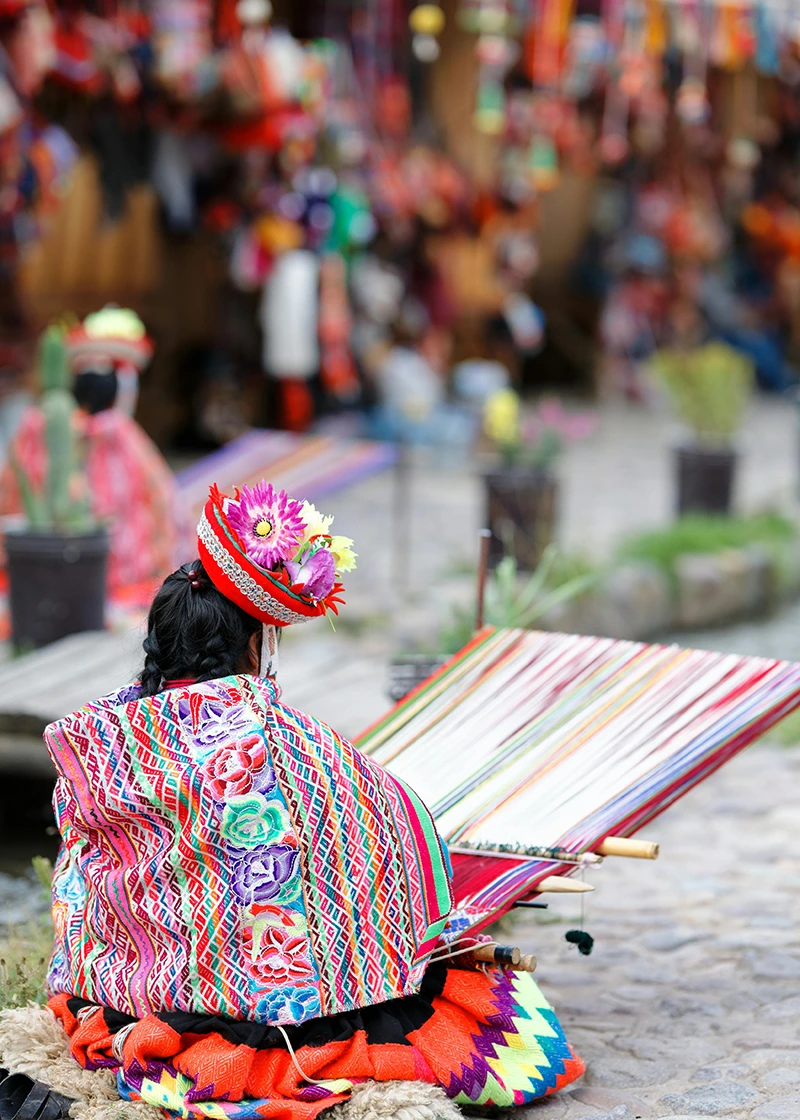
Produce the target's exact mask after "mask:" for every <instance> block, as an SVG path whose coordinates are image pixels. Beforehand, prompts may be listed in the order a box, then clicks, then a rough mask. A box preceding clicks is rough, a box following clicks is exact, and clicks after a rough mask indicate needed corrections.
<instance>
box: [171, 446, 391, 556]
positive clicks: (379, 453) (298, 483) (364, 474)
mask: <svg viewBox="0 0 800 1120" xmlns="http://www.w3.org/2000/svg"><path fill="white" fill-rule="evenodd" d="M396 458H397V449H396V447H395V445H394V444H392V443H377V442H374V441H370V440H357V439H342V438H339V437H334V436H316V435H312V436H301V435H296V434H295V433H293V432H274V431H269V430H267V429H262V430H257V431H253V432H248V433H247V434H246V435H243V436H240V437H239V439H235V440H233V441H232V442H231V443H229V444H227V445H226V446H225V447H222V448H220V450H219V451H214V452H212V453H211V454H210V455H206V456H205V457H204V458H203V459H200V460H199V461H198V462H196V463H193V464H192V466H190V467H187V468H186V469H185V470H183V471H180V472H179V474H178V475H177V477H176V482H177V485H178V499H179V502H180V505H181V509H182V512H183V520H184V521H185V522H186V525H187V526H188V528H189V530H190V531H191V534H192V540H194V533H195V526H196V525H197V522H198V521H199V519H200V514H201V513H202V511H203V506H204V504H205V502H206V499H207V498H208V488H209V486H210V485H211V484H212V482H216V483H217V484H218V485H219V488H220V490H222V491H223V493H227V492H229V491H231V490H232V489H233V487H234V486H239V487H241V486H243V485H248V486H252V485H254V484H255V483H256V482H259V481H260V480H261V479H262V478H266V479H267V480H268V481H269V482H271V483H272V484H273V485H274V486H276V487H277V488H278V489H283V490H286V492H287V493H289V494H299V495H301V496H302V497H304V498H307V499H308V500H309V501H313V502H316V501H318V500H319V499H320V498H323V497H325V495H327V494H331V493H333V492H334V491H336V490H342V489H344V488H345V487H346V486H352V485H353V483H355V482H359V481H360V480H361V479H363V478H368V477H369V476H370V475H372V474H377V473H378V472H379V471H382V470H386V469H387V468H388V467H390V466H391V465H392V464H393V463H394V462H395V460H396Z"/></svg>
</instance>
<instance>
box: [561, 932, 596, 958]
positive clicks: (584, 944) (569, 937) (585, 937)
mask: <svg viewBox="0 0 800 1120" xmlns="http://www.w3.org/2000/svg"><path fill="white" fill-rule="evenodd" d="M564 939H565V941H569V943H570V944H571V945H577V946H578V952H579V953H580V954H581V956H584V957H588V956H589V954H590V953H591V951H592V948H593V946H594V938H593V937H592V935H591V934H590V933H586V932H585V931H584V930H582V929H570V930H567V932H566V933H565V934H564Z"/></svg>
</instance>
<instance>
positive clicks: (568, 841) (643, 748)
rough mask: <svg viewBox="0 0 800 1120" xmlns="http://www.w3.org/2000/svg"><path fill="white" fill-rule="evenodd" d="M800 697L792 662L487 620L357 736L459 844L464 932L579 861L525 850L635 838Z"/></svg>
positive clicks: (586, 847) (455, 848)
mask: <svg viewBox="0 0 800 1120" xmlns="http://www.w3.org/2000/svg"><path fill="white" fill-rule="evenodd" d="M797 707H800V665H796V664H793V663H790V662H785V661H769V660H765V659H761V658H751V657H737V656H734V655H731V654H722V653H712V652H706V651H702V650H691V649H681V648H679V647H677V646H656V645H643V644H640V643H636V642H621V641H614V640H612V639H608V638H590V637H579V636H575V635H565V634H548V633H538V632H531V631H523V630H492V629H486V630H484V631H482V632H481V633H480V634H479V635H478V636H477V637H476V638H475V639H474V640H473V641H472V642H471V643H470V644H469V645H468V646H466V647H465V649H464V650H462V651H461V653H459V654H457V655H456V656H455V657H454V658H453V659H452V660H451V661H450V662H448V664H447V665H445V666H444V667H443V668H442V669H441V670H440V671H439V672H438V673H436V674H435V675H434V676H432V677H431V678H429V680H428V681H426V682H425V683H424V684H423V685H422V686H421V687H420V688H419V689H417V690H416V691H415V692H413V693H412V694H411V695H410V696H408V697H407V698H406V699H405V700H404V701H402V702H401V703H400V704H399V705H398V706H397V707H396V708H394V709H393V710H392V711H391V712H390V713H389V714H388V715H387V716H386V717H385V718H384V719H383V720H381V721H380V722H379V723H377V724H375V725H374V726H373V727H372V728H370V729H369V730H368V731H367V732H366V733H365V734H364V735H363V736H362V737H361V739H360V740H359V743H358V745H359V746H360V747H361V748H362V749H363V750H365V751H367V752H368V753H369V754H370V755H371V756H372V757H373V758H374V759H376V761H378V762H380V763H382V764H383V765H385V766H387V767H388V768H389V769H390V770H391V771H392V772H393V773H394V774H396V775H397V776H398V777H400V778H402V779H403V781H406V782H408V783H409V785H411V786H413V788H414V789H416V790H417V792H418V793H419V795H420V797H421V798H422V799H423V801H425V802H426V803H427V805H428V806H429V808H430V809H431V811H432V813H433V815H434V818H435V820H436V823H437V826H438V827H439V830H440V832H441V834H442V836H443V837H444V838H445V840H446V841H447V843H448V844H449V845H450V848H451V852H452V855H453V866H454V875H455V882H454V890H455V897H456V908H457V909H456V914H455V916H454V919H453V921H452V923H451V927H452V931H453V933H454V934H455V933H461V932H463V931H464V930H465V929H468V928H479V927H480V926H482V925H485V924H487V923H488V922H489V921H491V920H492V919H493V918H494V917H496V916H497V915H498V914H500V913H502V912H504V911H505V910H507V909H508V908H509V907H510V906H511V904H512V903H513V902H514V901H515V900H517V899H519V898H524V897H525V896H527V895H530V894H531V893H533V892H534V891H535V888H536V884H537V883H538V882H540V881H541V880H542V879H543V878H544V877H545V876H547V875H553V874H570V873H572V872H574V871H575V870H576V864H574V863H563V862H562V863H557V862H549V861H547V862H546V861H543V860H541V859H533V858H530V856H526V855H525V854H524V850H525V849H528V848H533V847H546V848H560V849H567V850H568V851H570V852H586V851H592V850H593V849H594V848H596V847H597V845H598V844H599V843H600V842H601V841H602V840H603V839H605V837H607V836H630V835H631V834H632V833H634V832H636V831H637V830H638V829H639V828H641V827H642V825H644V824H646V823H647V822H648V821H650V820H652V819H653V818H654V817H655V816H657V815H658V814H659V813H661V812H663V810H664V809H666V808H667V807H668V806H669V805H671V804H672V802H674V801H675V800H676V799H677V798H679V797H681V796H682V795H683V794H684V793H686V792H687V790H689V789H691V788H692V786H694V785H696V784H697V783H698V782H700V781H702V780H703V779H704V778H706V777H708V775H709V774H711V773H712V772H713V771H714V770H715V769H717V767H719V766H721V765H722V764H723V763H724V762H726V761H727V760H728V759H729V758H731V757H732V755H734V754H735V753H736V752H737V751H739V750H741V749H742V748H743V747H746V746H747V745H748V743H751V742H752V741H753V740H754V739H756V738H758V737H759V736H760V735H762V734H763V733H764V732H765V731H766V730H767V729H768V728H769V727H771V726H772V725H773V724H775V723H777V722H778V720H780V719H782V718H783V717H784V716H785V715H787V714H788V713H789V712H791V711H793V710H794V709H796V708H797ZM473 849H474V850H475V854H472V850H473ZM492 849H494V853H493V852H492ZM498 849H505V850H504V851H502V853H499V852H498ZM520 853H522V854H520Z"/></svg>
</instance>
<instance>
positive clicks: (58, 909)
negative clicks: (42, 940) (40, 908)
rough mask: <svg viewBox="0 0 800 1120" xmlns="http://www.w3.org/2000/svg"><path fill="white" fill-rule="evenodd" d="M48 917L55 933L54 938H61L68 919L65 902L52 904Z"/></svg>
mask: <svg viewBox="0 0 800 1120" xmlns="http://www.w3.org/2000/svg"><path fill="white" fill-rule="evenodd" d="M50 916H51V917H52V919H53V929H54V930H55V931H56V937H63V936H64V930H65V929H66V928H67V918H68V917H69V910H68V909H67V904H66V902H54V903H53V906H52V909H51V911H50Z"/></svg>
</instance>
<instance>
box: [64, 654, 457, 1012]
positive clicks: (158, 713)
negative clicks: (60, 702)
mask: <svg viewBox="0 0 800 1120" xmlns="http://www.w3.org/2000/svg"><path fill="white" fill-rule="evenodd" d="M45 740H46V742H47V744H48V747H49V748H50V752H51V755H52V757H53V761H54V763H55V766H56V770H57V773H58V775H59V777H58V781H57V784H56V794H55V808H56V818H57V821H58V825H59V829H60V831H61V834H62V837H63V841H64V843H63V845H62V849H61V852H60V855H59V858H58V861H57V865H56V869H55V875H54V904H53V918H54V922H55V926H56V948H55V952H54V956H53V960H52V962H51V967H50V975H49V986H50V990H51V992H52V993H53V994H57V993H67V994H69V995H73V996H80V997H81V998H84V999H87V1000H90V1001H93V1002H95V1003H97V1004H102V1005H104V1006H107V1007H112V1008H115V1009H116V1010H117V1011H121V1012H125V1013H127V1014H129V1015H132V1016H135V1017H137V1018H141V1017H142V1016H146V1015H148V1014H150V1013H152V1012H154V1011H183V1012H202V1013H204V1014H206V1015H224V1016H228V1017H229V1018H231V1019H236V1020H249V1021H250V1022H252V1023H282V1024H292V1023H302V1022H306V1021H309V1020H311V1019H315V1018H317V1017H319V1016H325V1015H333V1014H336V1013H338V1012H343V1011H347V1010H349V1009H351V1008H357V1007H363V1006H365V1005H368V1004H375V1003H380V1002H382V1001H385V1000H388V999H392V998H396V997H399V996H403V995H406V994H409V993H413V992H415V991H416V990H417V988H418V987H419V983H420V981H421V978H422V975H423V973H424V970H425V966H426V963H427V958H428V956H429V954H430V951H431V949H432V948H433V946H434V945H435V943H436V942H437V940H438V938H439V935H440V933H441V931H442V929H443V927H444V924H445V921H446V918H447V914H448V913H449V911H450V908H451V905H452V896H451V893H450V887H449V881H448V874H447V869H446V859H445V853H444V851H443V849H442V845H441V842H440V840H439V838H438V835H437V833H436V829H435V827H434V825H433V821H432V819H431V817H430V815H429V814H428V812H427V810H426V809H425V808H424V806H422V804H421V802H420V801H419V800H418V798H417V797H416V795H415V794H413V793H412V792H411V791H410V790H409V789H407V788H406V787H405V785H404V784H403V783H402V782H401V781H399V780H397V779H395V778H393V777H392V776H391V775H389V774H387V773H386V772H385V771H384V770H382V768H381V767H380V766H378V765H377V764H376V763H374V762H373V761H372V760H370V759H368V758H367V757H366V756H364V755H362V754H361V753H360V752H358V751H356V750H354V749H353V748H352V747H351V746H350V744H348V743H346V742H345V741H344V740H342V739H340V738H339V737H338V736H337V735H336V734H335V733H334V732H333V731H331V730H330V728H328V727H325V726H324V725H323V724H321V723H318V722H317V721H315V720H313V719H311V718H310V717H308V716H305V715H303V714H302V713H300V712H296V711H293V710H292V709H291V708H288V707H286V706H285V705H283V704H281V703H280V702H279V693H278V691H277V689H276V688H275V686H274V685H273V684H272V683H271V682H269V681H264V680H260V679H259V678H256V677H249V676H241V677H228V678H224V679H223V680H218V681H211V682H207V683H205V684H197V685H192V686H191V687H188V688H173V689H169V690H166V691H164V692H162V693H160V694H158V695H157V696H154V697H149V698H147V699H140V698H139V694H138V687H137V686H129V687H128V688H126V689H123V690H121V691H119V692H117V693H115V694H113V695H112V696H109V697H106V698H104V699H102V700H99V701H96V702H95V703H92V704H89V705H87V707H86V708H83V709H81V710H80V711H78V712H75V713H73V714H72V715H70V716H67V717H66V718H65V719H63V720H60V721H58V722H57V723H55V724H52V725H51V726H50V727H49V728H48V730H47V731H46V733H45Z"/></svg>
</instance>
